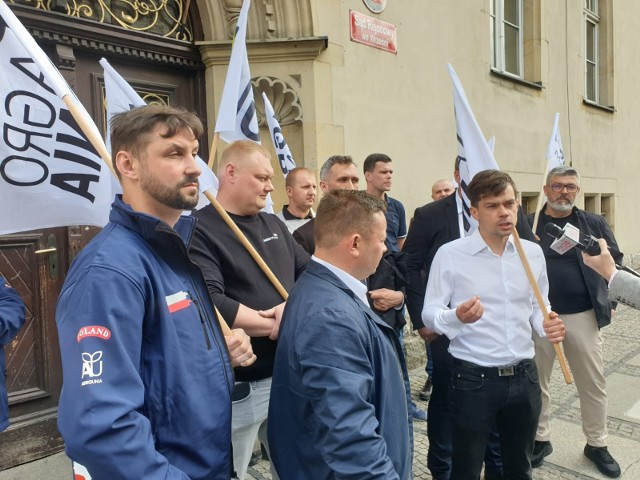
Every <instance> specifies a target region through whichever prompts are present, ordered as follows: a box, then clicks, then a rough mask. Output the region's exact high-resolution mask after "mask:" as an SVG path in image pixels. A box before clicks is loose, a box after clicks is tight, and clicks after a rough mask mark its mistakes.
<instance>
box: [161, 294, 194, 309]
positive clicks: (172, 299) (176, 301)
mask: <svg viewBox="0 0 640 480" xmlns="http://www.w3.org/2000/svg"><path fill="white" fill-rule="evenodd" d="M165 300H166V301H167V307H169V312H171V313H175V312H177V311H178V310H182V309H183V308H187V307H188V306H189V305H191V298H189V294H188V293H187V292H178V293H174V294H173V295H167V296H166V297H165Z"/></svg>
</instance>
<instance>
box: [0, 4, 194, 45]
mask: <svg viewBox="0 0 640 480" xmlns="http://www.w3.org/2000/svg"><path fill="white" fill-rule="evenodd" d="M9 3H14V4H21V5H27V6H30V7H32V8H35V9H36V10H44V11H50V12H58V13H65V14H67V15H69V16H70V17H75V18H81V19H88V20H93V21H96V22H99V23H107V24H110V25H117V26H120V27H122V28H124V29H126V30H133V31H136V32H146V33H153V34H155V35H160V36H162V37H167V38H173V39H176V40H184V41H188V42H192V41H193V29H192V28H191V26H190V25H183V24H182V23H181V18H182V17H183V15H184V8H185V7H186V8H188V5H189V3H190V2H189V0H9Z"/></svg>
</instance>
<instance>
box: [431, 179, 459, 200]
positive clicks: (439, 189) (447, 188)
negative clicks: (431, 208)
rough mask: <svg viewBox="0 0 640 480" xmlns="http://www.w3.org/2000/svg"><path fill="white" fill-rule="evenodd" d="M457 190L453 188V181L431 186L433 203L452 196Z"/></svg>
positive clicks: (439, 182) (442, 180) (443, 181)
mask: <svg viewBox="0 0 640 480" xmlns="http://www.w3.org/2000/svg"><path fill="white" fill-rule="evenodd" d="M455 189H456V187H454V186H453V182H452V181H451V180H445V179H441V180H438V181H437V182H435V183H434V184H433V185H432V186H431V198H432V199H433V201H437V200H442V199H443V198H444V197H448V196H449V195H451V194H452V193H453V192H454V191H455Z"/></svg>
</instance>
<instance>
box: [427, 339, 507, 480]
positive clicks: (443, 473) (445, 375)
mask: <svg viewBox="0 0 640 480" xmlns="http://www.w3.org/2000/svg"><path fill="white" fill-rule="evenodd" d="M430 346H431V354H432V358H433V373H432V375H431V381H432V391H431V398H429V404H428V415H427V418H428V419H427V436H428V438H429V451H428V453H427V468H428V469H429V471H430V472H431V475H432V476H433V478H434V480H449V479H450V477H451V457H452V455H453V439H452V423H451V421H452V419H451V414H450V413H449V382H450V380H451V359H452V357H451V354H450V353H449V352H448V348H449V339H448V338H447V337H445V336H444V335H441V336H439V337H438V338H437V339H436V340H434V341H433V342H432V343H431V344H430ZM484 463H485V470H486V471H490V472H492V473H494V474H496V476H497V475H499V474H501V473H502V459H501V457H500V437H499V435H498V432H497V429H496V428H494V429H493V431H492V432H491V435H490V436H489V441H488V442H487V447H486V450H485V455H484ZM505 478H506V477H505Z"/></svg>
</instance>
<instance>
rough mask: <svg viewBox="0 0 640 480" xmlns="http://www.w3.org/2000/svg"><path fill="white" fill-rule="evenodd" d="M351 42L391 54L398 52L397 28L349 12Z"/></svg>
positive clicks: (351, 11)
mask: <svg viewBox="0 0 640 480" xmlns="http://www.w3.org/2000/svg"><path fill="white" fill-rule="evenodd" d="M349 22H350V23H351V40H353V41H354V42H358V43H363V44H365V45H369V46H370V47H374V48H379V49H380V50H385V51H387V52H391V53H397V52H398V36H397V32H396V26H395V25H393V24H392V23H387V22H383V21H382V20H378V19H376V18H372V17H369V16H367V15H364V14H362V13H360V12H355V11H353V10H349Z"/></svg>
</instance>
